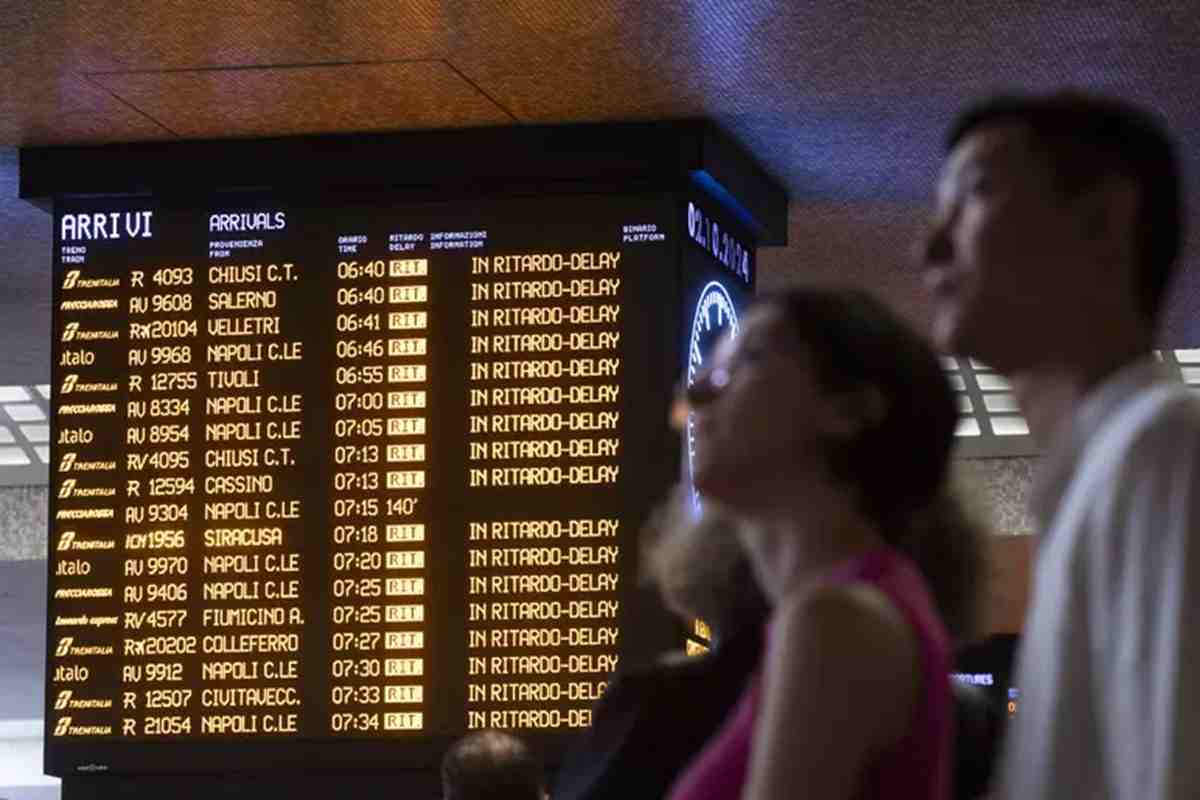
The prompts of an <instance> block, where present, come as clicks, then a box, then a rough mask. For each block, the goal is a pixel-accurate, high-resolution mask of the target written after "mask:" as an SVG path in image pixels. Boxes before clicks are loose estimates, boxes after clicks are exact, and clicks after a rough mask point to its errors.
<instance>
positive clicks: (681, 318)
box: [46, 193, 753, 774]
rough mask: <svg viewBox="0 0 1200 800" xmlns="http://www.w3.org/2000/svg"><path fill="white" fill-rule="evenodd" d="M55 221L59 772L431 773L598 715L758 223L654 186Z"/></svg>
mask: <svg viewBox="0 0 1200 800" xmlns="http://www.w3.org/2000/svg"><path fill="white" fill-rule="evenodd" d="M718 216H719V215H718ZM54 227H55V243H54V278H53V280H54V286H55V301H54V302H55V323H54V332H53V335H54V341H55V351H54V369H53V381H52V386H53V402H52V410H53V423H54V430H53V446H52V454H51V455H52V464H53V469H52V477H51V482H52V492H51V495H52V502H51V523H50V524H51V539H50V541H51V550H52V552H51V559H50V571H51V580H50V600H49V602H50V606H49V608H50V611H49V621H48V624H49V628H48V630H49V636H48V650H49V652H48V668H47V682H48V683H47V706H48V708H47V716H46V720H47V767H48V770H49V771H51V772H58V773H59V774H63V773H67V772H74V771H78V770H88V769H94V770H96V771H104V770H110V769H111V770H115V771H120V770H125V771H130V770H134V771H137V770H142V771H153V770H156V769H163V770H168V769H174V770H179V769H180V759H179V758H178V757H177V756H178V754H179V753H180V752H183V751H181V750H179V747H181V746H182V745H181V743H186V744H187V748H186V754H187V759H189V760H188V764H189V765H190V766H189V769H191V770H193V771H194V770H200V771H203V770H206V769H224V770H227V769H238V768H246V767H251V766H261V762H262V759H263V758H264V753H270V758H271V759H274V760H275V761H279V762H281V763H293V764H304V763H311V760H312V759H324V760H326V761H327V762H328V761H330V760H332V761H337V762H338V763H343V764H346V765H352V764H354V763H368V762H371V760H372V759H376V761H378V760H379V759H381V758H385V757H386V758H387V759H388V760H389V763H392V764H401V765H403V764H411V765H426V766H427V765H429V764H431V763H436V758H437V757H438V756H440V752H441V750H442V748H443V747H444V745H445V743H446V742H447V741H449V740H450V739H451V738H454V737H456V736H459V735H461V734H463V733H464V732H467V731H469V730H472V729H481V728H503V729H507V730H512V731H516V732H520V733H528V734H532V735H537V734H558V733H566V732H570V731H571V730H574V729H579V728H581V727H584V726H586V725H588V724H589V723H590V721H591V707H592V705H593V704H594V703H595V701H596V700H597V699H598V698H599V697H600V696H601V695H602V693H603V692H604V689H605V685H606V681H607V680H608V677H609V674H610V673H611V672H612V671H613V670H614V669H615V668H616V667H617V665H618V663H619V658H620V653H619V648H620V647H621V646H622V645H623V642H622V631H623V630H624V629H626V628H627V627H628V626H629V625H630V624H631V621H630V620H629V619H628V616H629V615H631V614H633V613H635V611H634V609H631V608H630V607H629V604H628V603H627V602H626V599H627V597H628V592H629V591H630V589H631V588H632V583H633V582H634V581H635V579H636V565H635V564H634V560H633V559H634V554H635V553H634V551H635V547H634V546H633V543H634V541H635V540H634V537H635V536H636V533H637V527H638V525H639V524H640V522H641V520H642V519H643V517H644V515H645V513H646V511H647V509H648V508H649V506H650V504H651V503H652V502H654V501H655V500H656V499H658V498H659V497H660V496H661V494H662V492H663V491H664V490H665V489H666V488H667V486H668V485H669V484H670V483H672V482H673V481H674V480H677V479H678V476H679V475H680V474H681V473H680V463H681V462H680V451H681V445H680V442H679V439H678V438H677V437H675V436H672V435H671V434H670V432H669V431H668V430H667V429H666V428H667V425H666V414H667V409H668V406H669V400H670V396H671V392H672V387H673V385H674V384H675V382H676V381H677V380H679V379H680V377H681V375H683V374H684V373H685V372H686V371H687V369H688V362H689V357H690V355H691V354H692V353H693V352H696V348H697V346H698V345H697V344H696V342H697V341H699V339H700V338H702V337H704V336H707V337H708V338H709V339H711V338H712V336H713V334H714V332H717V331H721V330H724V329H725V328H727V327H728V326H729V324H730V319H729V315H730V314H731V313H735V306H740V305H741V303H742V302H743V301H744V299H745V297H746V296H748V292H749V290H750V288H751V287H752V285H753V254H752V251H751V249H750V248H749V247H748V245H747V244H745V239H744V237H738V236H735V235H733V234H732V233H731V230H730V225H729V224H727V223H722V222H719V221H718V219H717V216H714V215H713V213H712V212H711V211H706V210H702V209H701V207H700V205H699V204H698V203H697V202H693V201H691V200H688V199H685V198H683V197H682V196H681V195H677V194H664V193H659V194H644V195H639V194H627V195H582V194H581V195H572V196H566V197H560V198H553V199H547V198H533V197H525V198H511V197H509V198H504V199H503V200H502V201H501V200H487V201H484V200H480V201H479V202H477V203H469V204H468V203H456V204H452V205H445V204H443V205H435V204H428V205H414V204H404V205H396V204H389V203H387V202H383V201H380V200H377V199H367V200H364V199H357V200H345V199H340V200H338V201H337V202H332V201H329V200H328V199H325V200H320V199H318V200H309V201H305V202H291V203H281V202H279V201H278V199H276V198H274V197H271V196H265V195H214V196H212V197H211V198H207V199H205V200H204V201H202V202H198V201H197V200H196V199H195V198H190V199H189V200H188V202H186V203H173V202H170V201H168V200H165V199H163V200H159V199H155V200H151V199H143V200H139V199H129V198H124V199H121V200H111V199H110V200H88V201H84V200H78V201H71V202H63V201H60V202H58V203H57V204H56V207H55V213H54ZM718 285H719V287H720V288H719V291H718V290H716V289H714V288H713V287H714V286H718ZM731 298H732V299H731ZM718 301H719V302H718ZM680 331H683V332H684V335H683V337H681V336H680ZM681 338H682V341H681ZM707 346H709V345H708V344H705V347H706V348H707ZM697 358H698V356H697ZM692 360H693V361H695V359H692ZM684 474H686V472H685V473H684ZM681 643H682V642H681V641H679V642H676V643H675V644H676V646H678V645H679V644H681ZM663 644H664V645H665V644H667V643H663ZM364 742H365V743H366V747H365V749H364ZM372 742H373V743H374V745H373V746H374V747H375V749H374V750H372V749H371V746H372V745H371V743H372ZM282 744H286V745H287V746H286V747H283V746H281V745H282ZM197 748H199V749H197ZM206 748H207V749H206ZM264 748H265V749H264ZM198 754H199V755H198ZM204 754H211V755H213V756H214V757H213V758H211V759H206V758H205V757H204ZM218 754H219V756H220V757H219V758H216V756H217V755H218ZM135 761H136V766H132V764H133V763H134V762H135Z"/></svg>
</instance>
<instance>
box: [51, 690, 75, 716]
mask: <svg viewBox="0 0 1200 800" xmlns="http://www.w3.org/2000/svg"><path fill="white" fill-rule="evenodd" d="M70 702H71V690H70V689H63V690H62V691H61V692H59V693H58V697H57V699H55V701H54V710H55V711H62V710H63V709H64V708H66V707H67V706H68V705H69V704H70Z"/></svg>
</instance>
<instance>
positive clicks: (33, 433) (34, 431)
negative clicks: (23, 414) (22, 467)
mask: <svg viewBox="0 0 1200 800" xmlns="http://www.w3.org/2000/svg"><path fill="white" fill-rule="evenodd" d="M21 433H23V434H24V435H25V438H26V439H28V440H29V441H31V442H48V441H50V426H49V425H22V426H21Z"/></svg>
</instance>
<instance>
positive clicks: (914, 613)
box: [670, 546, 954, 800]
mask: <svg viewBox="0 0 1200 800" xmlns="http://www.w3.org/2000/svg"><path fill="white" fill-rule="evenodd" d="M828 580H829V581H831V582H833V583H868V584H871V585H872V586H874V587H875V588H876V589H878V590H879V591H881V592H883V593H884V594H885V595H887V597H888V599H890V600H891V601H892V603H893V605H895V607H896V608H897V609H898V610H899V611H900V613H901V614H902V615H903V616H904V618H905V619H906V620H907V621H908V624H909V625H911V626H912V629H913V632H914V633H915V634H916V637H917V644H918V647H919V651H920V659H921V694H920V698H919V700H918V704H917V707H916V710H915V712H914V713H913V716H912V720H911V721H910V722H909V727H908V732H907V733H906V734H905V736H904V738H903V739H902V740H901V741H900V742H899V743H898V744H897V745H896V746H895V747H894V748H893V749H892V750H891V751H889V752H887V753H885V754H883V755H882V756H881V757H880V758H878V759H876V760H875V761H874V762H873V763H871V764H869V765H868V766H867V770H866V774H865V775H864V776H863V781H862V784H861V785H862V793H861V795H860V797H861V798H863V800H875V798H888V799H889V800H946V799H947V798H948V797H949V796H950V770H951V755H952V754H951V747H952V738H951V737H952V735H953V728H954V706H953V702H952V696H951V690H950V669H951V664H952V660H951V659H952V657H951V648H950V637H949V635H948V634H947V633H946V629H945V626H944V625H943V624H942V621H941V617H940V616H939V615H938V613H937V610H936V609H935V607H934V603H933V598H932V597H931V595H930V593H929V589H928V587H927V586H926V584H925V580H924V578H923V577H922V576H921V574H920V573H919V572H918V571H917V568H916V566H915V565H914V564H913V563H912V562H911V561H910V560H909V559H908V558H907V557H906V556H904V555H903V554H902V553H900V552H899V551H897V550H896V549H895V548H892V547H887V546H884V547H880V548H877V549H874V550H871V551H869V552H867V553H864V554H863V555H860V556H857V557H855V558H854V559H852V560H850V561H847V562H845V563H844V564H841V565H839V566H838V567H836V568H835V569H834V570H833V571H832V572H831V573H830V575H829V578H828ZM770 639H771V637H770V636H769V635H768V637H767V644H766V646H767V647H771V641H770ZM760 684H761V680H760V678H759V676H755V677H754V678H752V679H751V682H750V683H749V684H748V685H747V687H746V691H745V692H744V693H743V694H742V697H741V699H740V700H739V701H738V703H737V705H736V706H734V708H733V711H731V712H730V714H729V717H728V718H727V719H726V720H725V723H724V725H722V726H721V728H720V729H718V731H717V733H716V734H714V735H713V738H712V739H710V740H709V742H708V744H707V745H705V747H704V749H703V750H701V751H700V754H699V755H698V756H696V758H695V759H694V760H693V761H692V763H691V764H690V765H689V766H688V768H687V769H686V770H685V771H684V772H683V774H682V775H680V777H679V779H678V780H676V782H675V785H674V787H672V789H671V793H670V800H738V798H740V797H741V794H742V788H743V786H744V785H745V783H746V777H747V770H748V768H749V765H750V751H751V748H752V747H753V737H754V720H755V717H757V715H758V705H759V691H760Z"/></svg>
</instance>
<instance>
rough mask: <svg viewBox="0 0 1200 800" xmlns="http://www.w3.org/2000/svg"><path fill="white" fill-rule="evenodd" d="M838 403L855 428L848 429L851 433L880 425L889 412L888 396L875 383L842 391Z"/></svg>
mask: <svg viewBox="0 0 1200 800" xmlns="http://www.w3.org/2000/svg"><path fill="white" fill-rule="evenodd" d="M838 403H839V405H840V406H841V408H842V409H843V411H844V416H845V418H846V419H847V421H848V422H849V424H850V426H851V427H852V428H853V430H847V431H846V433H848V434H851V435H854V434H858V433H860V432H862V431H864V430H867V429H870V428H874V427H875V426H877V425H879V423H881V422H883V418H884V417H885V416H887V412H888V402H887V398H885V397H884V396H883V392H881V391H879V387H877V386H874V385H865V386H859V387H857V388H854V389H850V390H849V391H846V392H842V393H840V394H839V395H838Z"/></svg>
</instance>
